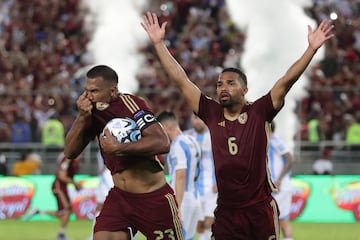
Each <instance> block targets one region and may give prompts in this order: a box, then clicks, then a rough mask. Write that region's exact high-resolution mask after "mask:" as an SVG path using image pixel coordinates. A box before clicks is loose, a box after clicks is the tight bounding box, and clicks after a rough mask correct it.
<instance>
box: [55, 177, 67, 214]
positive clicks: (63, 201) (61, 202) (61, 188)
mask: <svg viewBox="0 0 360 240" xmlns="http://www.w3.org/2000/svg"><path fill="white" fill-rule="evenodd" d="M52 191H53V193H54V195H55V198H56V201H57V205H58V211H62V210H65V209H71V201H70V196H69V193H68V190H67V185H66V184H64V183H60V182H59V181H57V180H56V181H55V182H54V183H53V185H52Z"/></svg>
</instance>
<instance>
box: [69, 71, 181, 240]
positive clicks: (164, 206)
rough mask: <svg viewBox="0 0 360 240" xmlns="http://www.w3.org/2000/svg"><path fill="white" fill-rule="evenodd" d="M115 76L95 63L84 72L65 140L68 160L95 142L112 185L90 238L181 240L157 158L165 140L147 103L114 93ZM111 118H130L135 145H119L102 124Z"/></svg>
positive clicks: (174, 208)
mask: <svg viewBox="0 0 360 240" xmlns="http://www.w3.org/2000/svg"><path fill="white" fill-rule="evenodd" d="M117 85H118V75H117V73H116V72H115V71H114V70H113V69H112V68H110V67H108V66H105V65H98V66H95V67H93V68H91V69H90V70H89V71H88V72H87V74H86V84H85V91H84V93H83V94H82V95H81V96H80V97H79V98H78V100H77V107H78V111H79V113H78V116H77V117H76V119H75V121H74V123H73V126H72V128H71V130H70V131H69V132H68V134H67V136H66V142H65V155H66V156H67V157H68V158H70V159H73V158H75V157H76V156H78V155H79V154H80V153H81V152H82V151H83V149H84V148H85V147H86V146H87V144H88V143H89V142H90V141H91V140H92V139H95V138H97V139H98V141H99V144H100V151H101V154H102V157H103V158H104V163H105V165H106V167H107V168H109V170H110V171H111V174H112V177H113V181H114V187H113V188H112V189H111V190H110V191H109V193H108V196H107V197H106V199H105V202H104V205H103V207H102V209H101V212H100V214H99V216H98V217H97V218H96V222H95V226H94V239H95V240H100V239H101V240H107V239H108V240H110V239H111V240H115V239H116V240H127V239H131V238H132V235H133V233H135V232H136V231H137V230H139V231H140V232H141V233H143V234H144V235H145V236H146V237H147V238H148V239H176V240H182V239H183V236H182V232H181V223H180V219H179V216H178V207H177V203H176V200H175V196H174V192H173V190H172V189H171V187H170V186H169V185H168V184H167V183H166V180H165V174H164V170H163V162H162V161H161V160H160V159H159V158H158V157H157V155H158V154H162V153H166V152H168V151H169V147H170V140H169V138H168V136H167V134H166V132H165V131H164V129H163V127H162V126H161V124H160V123H159V122H158V121H157V120H156V118H155V117H154V114H153V113H152V110H151V109H150V107H149V106H148V104H147V103H146V102H145V101H144V100H143V99H142V98H140V97H137V96H135V95H131V94H124V93H119V92H118V88H117ZM116 117H118V118H119V117H128V118H131V119H133V120H134V121H135V122H136V123H137V125H138V127H139V129H140V131H141V139H139V140H138V141H136V142H130V143H119V142H117V140H116V138H115V137H113V136H111V134H110V132H109V130H108V129H106V130H105V135H106V137H105V138H104V137H103V136H102V131H103V128H104V127H105V125H106V123H107V122H108V121H109V120H111V119H113V118H116Z"/></svg>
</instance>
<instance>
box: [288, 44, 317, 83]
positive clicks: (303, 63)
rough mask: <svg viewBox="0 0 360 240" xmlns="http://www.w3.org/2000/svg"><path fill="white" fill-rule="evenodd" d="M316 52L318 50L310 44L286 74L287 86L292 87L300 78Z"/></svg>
mask: <svg viewBox="0 0 360 240" xmlns="http://www.w3.org/2000/svg"><path fill="white" fill-rule="evenodd" d="M315 53H316V50H314V49H313V48H311V47H310V46H308V47H307V49H306V51H305V52H304V53H303V55H302V56H301V57H300V58H299V59H298V60H297V61H296V62H295V63H294V64H293V65H291V67H290V68H289V69H288V70H287V72H286V74H285V76H284V79H286V87H287V88H290V87H291V86H292V85H293V84H294V83H295V82H296V81H297V80H298V79H299V78H300V76H301V75H302V74H303V73H304V71H305V69H306V68H307V67H308V65H309V64H310V62H311V60H312V58H313V57H314V55H315Z"/></svg>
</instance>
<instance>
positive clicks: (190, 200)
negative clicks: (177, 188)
mask: <svg viewBox="0 0 360 240" xmlns="http://www.w3.org/2000/svg"><path fill="white" fill-rule="evenodd" d="M200 218H201V206H200V199H199V198H196V197H195V196H194V194H193V193H189V192H185V193H184V198H183V201H182V204H181V220H182V223H183V230H184V235H185V238H184V239H191V238H194V237H195V233H196V227H197V222H198V221H199V220H200Z"/></svg>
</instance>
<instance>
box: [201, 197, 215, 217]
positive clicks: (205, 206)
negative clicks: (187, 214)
mask: <svg viewBox="0 0 360 240" xmlns="http://www.w3.org/2000/svg"><path fill="white" fill-rule="evenodd" d="M216 201H217V193H215V192H214V191H212V190H210V191H207V192H205V195H204V196H201V197H200V202H201V210H202V215H203V217H202V218H201V220H204V219H205V217H214V210H215V208H216Z"/></svg>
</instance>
